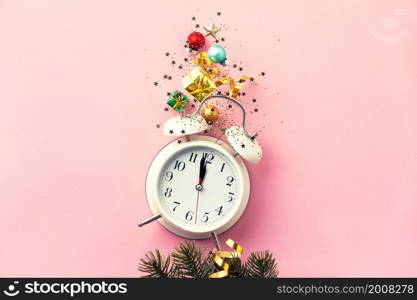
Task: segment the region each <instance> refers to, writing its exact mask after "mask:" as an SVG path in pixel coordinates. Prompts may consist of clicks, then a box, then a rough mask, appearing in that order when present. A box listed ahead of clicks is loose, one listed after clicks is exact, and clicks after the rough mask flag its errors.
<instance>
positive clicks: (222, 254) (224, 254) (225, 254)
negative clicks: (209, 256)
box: [209, 239, 243, 278]
mask: <svg viewBox="0 0 417 300" xmlns="http://www.w3.org/2000/svg"><path fill="white" fill-rule="evenodd" d="M226 245H227V246H229V247H230V248H232V249H233V250H235V251H232V252H229V251H215V253H214V262H215V263H216V264H217V265H218V266H219V267H220V268H222V269H223V270H221V271H218V272H215V273H212V274H210V276H209V278H223V277H226V276H227V275H229V264H228V263H227V262H226V261H225V260H224V258H240V257H242V252H243V248H242V247H241V246H240V245H239V244H237V243H236V242H235V241H233V240H232V239H228V240H227V241H226Z"/></svg>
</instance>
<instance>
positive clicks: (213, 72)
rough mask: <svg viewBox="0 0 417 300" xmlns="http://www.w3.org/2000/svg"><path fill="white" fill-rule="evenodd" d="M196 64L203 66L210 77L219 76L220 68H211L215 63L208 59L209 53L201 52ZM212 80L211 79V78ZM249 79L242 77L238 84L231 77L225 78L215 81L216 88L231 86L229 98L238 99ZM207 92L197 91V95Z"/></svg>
mask: <svg viewBox="0 0 417 300" xmlns="http://www.w3.org/2000/svg"><path fill="white" fill-rule="evenodd" d="M194 63H195V64H196V65H199V66H201V67H202V68H203V69H204V70H205V71H206V72H207V73H208V74H209V75H210V76H215V77H216V76H219V75H220V68H218V67H210V66H211V65H212V64H213V62H212V61H211V60H210V59H209V58H208V54H207V52H200V53H198V55H197V56H196V57H195V58H194ZM210 78H211V77H210ZM248 79H249V77H248V76H242V77H241V78H240V79H239V81H238V82H235V81H234V80H233V79H232V78H231V77H228V76H225V77H220V78H217V79H216V81H215V85H216V87H219V86H221V85H223V84H227V83H228V84H229V92H228V94H229V96H230V97H232V98H233V99H236V98H237V96H239V92H240V90H241V89H242V87H243V84H244V83H245V82H246V81H247V80H248ZM200 92H206V91H197V93H200Z"/></svg>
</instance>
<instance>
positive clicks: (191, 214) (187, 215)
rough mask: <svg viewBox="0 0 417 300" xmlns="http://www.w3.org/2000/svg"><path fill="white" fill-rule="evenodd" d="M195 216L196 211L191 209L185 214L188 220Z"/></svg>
mask: <svg viewBox="0 0 417 300" xmlns="http://www.w3.org/2000/svg"><path fill="white" fill-rule="evenodd" d="M193 217H194V213H193V212H192V211H191V210H190V211H188V212H187V213H186V214H185V219H186V220H187V221H191V220H192V219H193Z"/></svg>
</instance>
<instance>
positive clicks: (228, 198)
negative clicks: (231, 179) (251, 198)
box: [226, 192, 235, 202]
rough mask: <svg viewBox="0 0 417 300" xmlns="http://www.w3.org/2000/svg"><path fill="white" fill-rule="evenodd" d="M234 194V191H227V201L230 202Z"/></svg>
mask: <svg viewBox="0 0 417 300" xmlns="http://www.w3.org/2000/svg"><path fill="white" fill-rule="evenodd" d="M234 195H235V193H232V192H229V196H228V197H227V200H226V201H227V202H232V201H233V196H234Z"/></svg>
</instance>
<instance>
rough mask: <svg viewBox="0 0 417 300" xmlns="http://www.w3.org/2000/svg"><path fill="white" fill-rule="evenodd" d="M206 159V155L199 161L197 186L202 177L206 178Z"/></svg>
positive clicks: (200, 182) (201, 181)
mask: <svg viewBox="0 0 417 300" xmlns="http://www.w3.org/2000/svg"><path fill="white" fill-rule="evenodd" d="M206 158H207V153H205V154H203V157H202V158H201V160H200V174H199V176H198V184H202V183H203V180H204V177H205V176H206V165H207V163H206Z"/></svg>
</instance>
